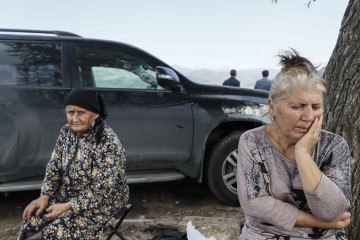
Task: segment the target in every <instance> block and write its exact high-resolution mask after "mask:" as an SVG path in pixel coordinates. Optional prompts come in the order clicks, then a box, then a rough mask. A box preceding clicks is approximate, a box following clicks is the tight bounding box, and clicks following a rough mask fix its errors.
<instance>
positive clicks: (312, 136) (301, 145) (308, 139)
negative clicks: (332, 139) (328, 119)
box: [295, 115, 323, 153]
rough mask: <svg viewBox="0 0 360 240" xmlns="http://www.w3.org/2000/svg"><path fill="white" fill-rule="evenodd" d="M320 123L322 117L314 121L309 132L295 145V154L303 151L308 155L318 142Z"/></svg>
mask: <svg viewBox="0 0 360 240" xmlns="http://www.w3.org/2000/svg"><path fill="white" fill-rule="evenodd" d="M322 123H323V115H321V116H320V117H317V118H315V119H314V121H313V122H312V124H311V127H310V129H309V131H308V132H307V133H306V134H305V135H304V136H303V137H302V138H301V139H300V140H299V141H298V142H297V143H296V145H295V152H296V151H303V152H306V153H310V151H311V149H312V148H313V147H314V146H315V144H316V143H317V141H318V140H319V135H320V131H321V126H322Z"/></svg>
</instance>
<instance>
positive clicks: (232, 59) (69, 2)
mask: <svg viewBox="0 0 360 240" xmlns="http://www.w3.org/2000/svg"><path fill="white" fill-rule="evenodd" d="M277 2H278V3H277V4H275V3H272V0H153V1H146V0H103V1H99V0H31V1H24V0H22V1H20V0H12V1H8V0H6V1H5V0H0V4H1V12H2V13H1V14H0V27H1V28H18V29H38V30H62V31H69V32H73V33H76V34H78V35H81V36H83V37H89V38H98V39H108V40H115V41H120V42H125V43H128V44H131V45H134V46H137V47H139V48H142V49H143V50H146V51H147V52H149V53H151V54H153V55H155V56H157V57H158V58H160V59H161V60H163V61H165V62H167V63H168V64H170V65H173V66H174V65H176V66H181V67H186V68H206V69H214V70H221V69H222V70H224V69H230V68H235V69H253V68H269V69H279V68H280V66H279V65H278V62H279V59H278V57H276V55H278V54H279V52H280V51H282V50H286V49H288V48H289V47H292V48H295V49H296V50H297V51H298V52H299V53H300V54H301V55H303V56H305V57H307V58H309V59H310V60H311V61H312V62H313V63H315V64H316V65H320V66H325V65H326V63H327V62H328V60H329V58H330V56H331V54H332V51H333V49H334V47H335V44H336V41H337V37H338V34H339V30H340V25H341V21H342V18H343V15H344V12H345V9H346V7H347V4H348V1H346V0H317V1H316V2H313V3H312V4H311V6H310V8H308V7H307V6H306V3H307V2H308V0H278V1H277Z"/></svg>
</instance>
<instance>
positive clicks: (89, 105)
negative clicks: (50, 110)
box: [64, 88, 108, 120]
mask: <svg viewBox="0 0 360 240" xmlns="http://www.w3.org/2000/svg"><path fill="white" fill-rule="evenodd" d="M66 105H75V106H78V107H81V108H84V109H86V110H89V111H90V112H93V113H98V114H99V115H100V116H101V117H102V118H103V119H104V120H105V118H106V117H107V116H108V112H107V109H106V106H105V103H104V99H103V97H102V95H101V94H100V93H98V92H96V91H95V90H93V89H84V88H75V89H73V90H71V92H70V93H69V94H68V95H67V96H66V97H65V102H64V106H66Z"/></svg>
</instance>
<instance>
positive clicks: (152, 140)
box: [75, 43, 193, 169]
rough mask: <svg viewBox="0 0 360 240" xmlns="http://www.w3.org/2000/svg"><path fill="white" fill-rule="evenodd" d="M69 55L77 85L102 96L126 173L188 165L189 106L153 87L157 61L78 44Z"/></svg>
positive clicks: (182, 95) (178, 95) (183, 97)
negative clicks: (73, 56)
mask: <svg viewBox="0 0 360 240" xmlns="http://www.w3.org/2000/svg"><path fill="white" fill-rule="evenodd" d="M75 51H76V59H77V64H78V70H79V72H78V74H79V77H78V78H79V80H80V85H81V86H82V87H90V88H96V89H97V90H98V91H99V92H100V93H102V94H103V96H104V100H105V103H106V105H107V107H108V111H109V117H108V119H106V120H107V123H108V124H109V126H110V127H111V128H113V129H114V131H115V132H116V133H117V135H118V137H119V138H120V141H121V142H122V144H123V145H124V147H125V150H126V157H127V166H128V167H129V168H130V169H149V168H156V169H159V168H163V169H165V168H171V166H174V165H177V164H179V163H181V162H185V161H187V160H189V158H190V154H191V149H192V139H193V116H192V109H191V104H190V102H189V99H188V95H187V93H186V91H185V90H183V91H178V92H173V91H171V90H167V89H164V88H162V87H161V86H159V85H158V83H157V81H156V76H155V68H156V66H157V65H159V64H162V63H161V62H160V61H159V60H157V59H156V58H154V57H152V56H150V55H148V54H146V53H145V52H142V51H141V50H139V49H136V48H132V47H130V46H127V45H121V44H118V45H117V44H112V45H109V44H89V43H79V44H76V46H75Z"/></svg>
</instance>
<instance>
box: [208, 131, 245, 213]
mask: <svg viewBox="0 0 360 240" xmlns="http://www.w3.org/2000/svg"><path fill="white" fill-rule="evenodd" d="M242 133H243V132H234V133H231V134H230V135H227V136H226V137H224V138H222V139H221V140H220V141H219V142H218V143H217V144H216V145H215V146H214V148H213V149H212V150H211V153H210V156H209V159H208V163H207V169H206V177H207V183H208V186H209V188H210V190H211V191H212V193H213V194H214V195H215V196H216V197H217V198H218V199H219V200H220V201H221V202H223V203H224V204H226V205H230V206H238V205H239V200H238V196H237V182H236V166H237V149H238V143H239V138H240V135H241V134H242Z"/></svg>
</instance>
